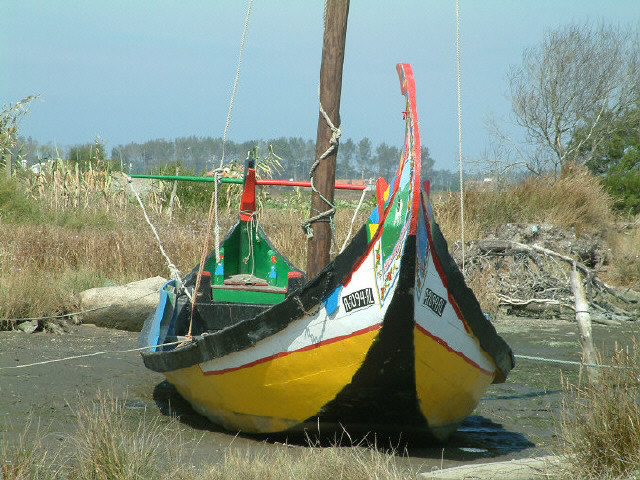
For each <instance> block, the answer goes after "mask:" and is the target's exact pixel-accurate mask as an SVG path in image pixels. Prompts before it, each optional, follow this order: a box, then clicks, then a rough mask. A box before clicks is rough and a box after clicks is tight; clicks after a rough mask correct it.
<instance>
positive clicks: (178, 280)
mask: <svg viewBox="0 0 640 480" xmlns="http://www.w3.org/2000/svg"><path fill="white" fill-rule="evenodd" d="M127 180H128V182H129V187H130V188H131V191H132V192H133V193H134V195H135V196H136V198H137V199H138V203H139V204H140V207H141V208H142V213H144V218H145V219H146V220H147V223H148V224H149V226H150V227H151V231H152V232H153V234H154V235H155V237H156V240H157V241H158V247H159V248H160V253H162V255H163V256H164V258H165V260H166V261H167V267H168V268H169V272H170V275H171V278H172V279H173V280H175V281H176V286H177V287H178V288H180V287H181V286H182V279H181V278H180V270H178V268H177V267H176V266H175V265H174V264H173V262H172V261H171V259H170V258H169V255H167V252H165V251H164V247H163V246H162V241H161V240H160V236H159V235H158V231H157V230H156V227H154V226H153V223H151V219H150V218H149V215H147V210H146V209H145V208H144V204H143V203H142V199H141V198H140V195H138V192H137V190H136V189H135V188H134V186H133V179H132V178H131V177H128V178H127Z"/></svg>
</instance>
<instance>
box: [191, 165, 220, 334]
mask: <svg viewBox="0 0 640 480" xmlns="http://www.w3.org/2000/svg"><path fill="white" fill-rule="evenodd" d="M221 172H222V168H217V169H216V170H214V172H213V176H214V178H215V180H216V181H215V182H214V184H215V188H214V190H213V192H212V193H211V202H209V215H208V216H207V231H206V233H205V236H204V242H203V243H202V253H201V255H200V263H199V264H198V274H197V275H196V284H195V287H194V292H196V294H194V295H193V296H192V297H191V316H190V318H189V331H188V332H187V335H186V337H187V338H191V327H192V326H193V312H194V311H195V309H196V296H197V292H198V291H199V289H200V281H201V279H202V272H203V271H204V263H205V260H206V259H207V253H209V238H210V237H211V226H212V224H213V223H214V221H215V224H216V232H215V236H216V238H215V240H216V246H215V249H216V263H217V262H218V261H219V260H220V247H219V245H218V242H219V240H220V238H219V237H220V225H219V224H218V180H219V176H220V174H221ZM185 290H186V289H185Z"/></svg>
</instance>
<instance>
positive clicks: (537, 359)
mask: <svg viewBox="0 0 640 480" xmlns="http://www.w3.org/2000/svg"><path fill="white" fill-rule="evenodd" d="M514 357H516V358H519V359H521V360H532V361H535V362H544V363H558V364H560V365H577V366H581V367H599V368H625V369H626V368H630V367H621V366H619V365H601V364H599V363H583V362H576V361H573V360H558V359H556V358H544V357H532V356H530V355H514Z"/></svg>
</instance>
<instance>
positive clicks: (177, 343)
mask: <svg viewBox="0 0 640 480" xmlns="http://www.w3.org/2000/svg"><path fill="white" fill-rule="evenodd" d="M184 342H185V341H184V340H178V341H177V342H171V343H163V344H162V345H149V346H147V347H138V348H130V349H127V350H105V351H100V352H93V353H84V354H82V355H72V356H70V357H63V358H54V359H52V360H43V361H41V362H34V363H26V364H24V365H12V366H10V367H0V370H15V369H18V368H28V367H35V366H38V365H47V364H49V363H58V362H65V361H67V360H76V359H78V358H87V357H96V356H99V355H108V354H111V353H131V352H141V351H143V350H148V349H150V348H157V347H170V346H172V345H179V344H181V343H184Z"/></svg>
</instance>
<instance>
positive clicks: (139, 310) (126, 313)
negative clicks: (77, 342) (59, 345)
mask: <svg viewBox="0 0 640 480" xmlns="http://www.w3.org/2000/svg"><path fill="white" fill-rule="evenodd" d="M166 281H167V280H166V279H164V278H162V277H152V278H147V279H145V280H140V281H137V282H132V283H128V284H126V285H119V286H114V287H101V288H90V289H89V290H85V291H83V292H80V294H79V297H80V309H81V310H83V311H84V313H82V315H81V316H80V320H81V321H82V322H83V323H92V324H95V325H97V326H99V327H107V328H119V329H122V330H131V331H138V332H139V331H140V330H141V329H142V325H143V323H144V321H145V319H146V318H147V317H148V316H149V314H150V313H151V312H153V310H154V309H155V308H156V306H157V305H158V295H159V293H158V292H159V290H160V288H161V287H162V285H163V284H164V283H165V282H166Z"/></svg>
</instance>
